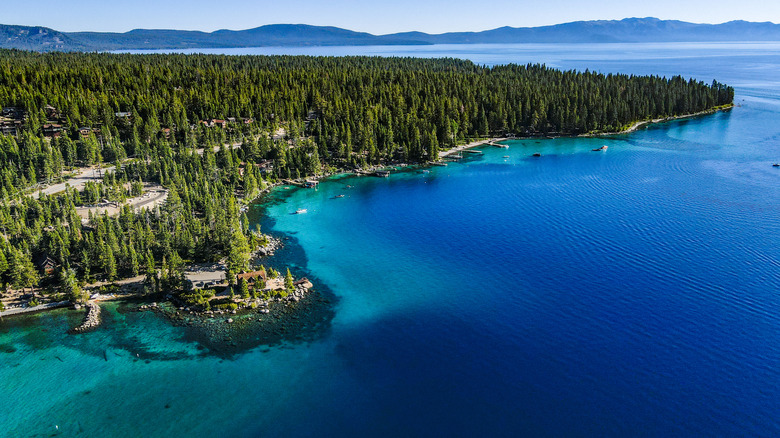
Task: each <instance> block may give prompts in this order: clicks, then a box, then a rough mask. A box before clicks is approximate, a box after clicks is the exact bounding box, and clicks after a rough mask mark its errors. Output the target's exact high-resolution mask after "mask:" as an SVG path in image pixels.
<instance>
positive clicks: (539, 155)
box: [534, 152, 542, 157]
mask: <svg viewBox="0 0 780 438" xmlns="http://www.w3.org/2000/svg"><path fill="white" fill-rule="evenodd" d="M541 156H542V154H540V153H539V152H537V153H535V154H534V157H541Z"/></svg>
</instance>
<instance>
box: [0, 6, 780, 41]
mask: <svg viewBox="0 0 780 438" xmlns="http://www.w3.org/2000/svg"><path fill="white" fill-rule="evenodd" d="M626 17H658V18H662V19H676V20H683V21H691V22H696V23H722V22H725V21H730V20H736V19H739V20H748V21H771V22H774V23H780V0H739V1H734V0H642V1H636V0H600V1H596V0H494V1H489V0H487V1H485V0H482V1H480V0H472V1H466V0H427V1H426V0H379V1H372V0H275V1H268V0H227V1H218V0H216V1H215V0H210V1H206V0H172V1H166V0H126V1H116V0H109V1H105V0H72V1H63V0H56V1H55V0H14V1H9V2H8V4H6V5H4V6H3V7H2V8H0V23H3V24H22V25H40V26H46V27H51V28H54V29H57V30H62V31H78V30H92V31H113V32H124V31H128V30H131V29H136V28H146V29H152V28H153V29H188V30H203V31H213V30H217V29H234V30H240V29H248V28H252V27H257V26H262V25H264V24H273V23H305V24H314V25H329V26H337V27H343V28H346V29H352V30H357V31H364V32H371V33H374V34H384V33H392V32H402V31H409V30H419V31H423V32H428V33H441V32H450V31H478V30H485V29H493V28H496V27H500V26H513V27H522V26H542V25H548V24H557V23H565V22H569V21H577V20H598V19H621V18H626Z"/></svg>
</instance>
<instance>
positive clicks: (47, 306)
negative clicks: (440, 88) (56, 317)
mask: <svg viewBox="0 0 780 438" xmlns="http://www.w3.org/2000/svg"><path fill="white" fill-rule="evenodd" d="M734 107H735V105H734V104H733V103H732V104H729V105H724V106H721V107H716V108H711V109H708V110H704V111H699V112H696V113H691V114H684V115H680V116H671V117H663V118H657V119H651V120H642V121H638V122H634V123H633V124H631V125H630V126H629V127H628V128H627V129H625V130H623V131H618V132H598V133H589V134H578V135H562V136H558V137H555V138H561V137H569V138H591V137H608V136H614V135H621V134H630V133H633V132H635V131H637V130H639V129H640V128H642V127H645V126H648V125H654V124H660V123H666V122H671V121H677V120H684V119H689V118H695V117H700V116H704V115H711V114H715V113H718V112H721V111H729V110H731V109H733V108H734ZM531 138H537V136H522V137H491V138H486V139H482V140H475V141H472V142H470V143H466V144H462V145H459V146H455V147H452V148H450V149H447V150H445V151H440V152H439V157H438V158H439V159H442V158H446V157H448V156H450V155H452V154H455V153H458V152H462V151H464V150H467V149H472V148H476V147H480V146H484V145H488V144H491V143H497V142H502V141H506V140H510V139H518V140H523V139H531ZM542 138H543V139H548V138H545V137H542ZM436 162H439V161H438V160H437V161H436ZM436 162H433V161H428V162H425V163H418V164H412V165H410V164H407V163H397V164H387V165H380V166H372V167H370V168H368V169H365V170H364V169H356V170H339V171H336V172H333V173H325V174H322V175H315V176H310V177H308V178H305V179H304V180H306V179H309V180H316V181H327V180H329V179H332V178H336V177H343V176H362V175H368V174H371V173H373V172H375V171H377V170H384V169H394V170H397V167H399V166H400V167H402V168H407V169H413V168H428V167H431V166H433V165H434V163H436ZM290 183H292V184H290ZM299 184H302V183H300V182H293V181H292V180H288V181H287V182H285V181H284V180H277V181H274V182H272V183H269V184H268V185H267V186H266V187H265V188H263V189H261V190H260V192H259V193H258V194H257V196H255V197H253V198H252V199H251V200H249V199H246V198H243V199H241V204H242V207H241V209H242V211H244V209H246V208H248V207H249V205H250V204H251V203H254V202H256V201H258V200H261V199H262V198H266V197H268V196H269V195H271V194H272V193H273V192H274V189H276V188H278V187H284V186H291V187H296V188H302V186H301V185H299ZM264 202H265V201H264V200H262V201H260V203H261V204H262V203H264ZM257 255H258V254H256V253H255V254H253V258H256V256H257ZM266 255H271V254H266ZM139 280H141V281H142V278H141V277H140V276H139V277H132V278H124V279H121V280H117V281H114V282H97V283H94V284H92V285H90V286H93V288H94V287H96V286H100V285H108V284H116V285H119V286H123V285H127V284H134V283H139ZM137 295H138V294H137V293H132V292H131V293H126V294H116V295H110V296H103V297H98V298H97V300H98V301H108V300H123V299H128V298H133V297H136V296H137ZM69 305H71V303H70V302H69V301H60V302H49V303H44V304H41V305H38V306H34V307H24V308H13V309H6V310H4V311H2V312H0V318H2V317H7V316H15V315H20V314H26V313H33V312H39V311H46V310H51V309H56V308H62V307H67V306H69Z"/></svg>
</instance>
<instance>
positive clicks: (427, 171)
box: [422, 169, 431, 173]
mask: <svg viewBox="0 0 780 438" xmlns="http://www.w3.org/2000/svg"><path fill="white" fill-rule="evenodd" d="M422 173H431V171H430V170H425V169H424V170H423V171H422Z"/></svg>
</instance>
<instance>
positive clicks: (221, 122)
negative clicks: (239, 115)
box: [211, 119, 227, 129]
mask: <svg viewBox="0 0 780 438" xmlns="http://www.w3.org/2000/svg"><path fill="white" fill-rule="evenodd" d="M211 126H219V127H220V128H223V129H224V128H227V122H226V121H224V120H220V119H211Z"/></svg>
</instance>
